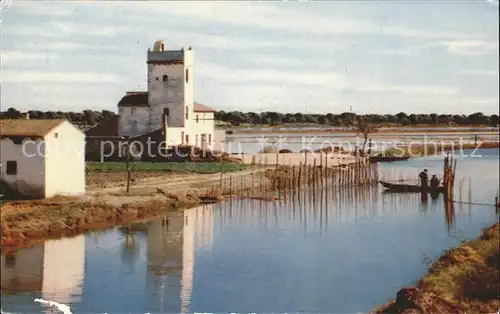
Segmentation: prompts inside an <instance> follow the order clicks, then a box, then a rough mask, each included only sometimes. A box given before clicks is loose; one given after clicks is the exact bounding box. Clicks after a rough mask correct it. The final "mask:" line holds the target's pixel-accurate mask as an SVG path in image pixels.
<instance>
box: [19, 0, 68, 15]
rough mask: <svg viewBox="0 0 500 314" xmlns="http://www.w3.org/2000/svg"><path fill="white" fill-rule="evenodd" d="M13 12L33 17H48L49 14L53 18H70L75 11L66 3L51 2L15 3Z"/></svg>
mask: <svg viewBox="0 0 500 314" xmlns="http://www.w3.org/2000/svg"><path fill="white" fill-rule="evenodd" d="M12 10H13V11H17V12H20V13H22V14H26V15H31V16H46V15H47V13H49V15H50V16H52V17H70V16H71V15H73V14H74V10H73V8H71V7H68V6H67V3H64V2H49V1H15V0H14V2H13V4H12Z"/></svg>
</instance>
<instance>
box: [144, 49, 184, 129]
mask: <svg viewBox="0 0 500 314" xmlns="http://www.w3.org/2000/svg"><path fill="white" fill-rule="evenodd" d="M193 61H194V51H193V50H192V49H191V47H189V49H187V50H184V48H182V49H180V50H166V47H165V44H164V43H163V41H161V40H159V41H157V42H155V44H154V46H153V50H152V51H151V50H148V59H147V64H148V103H149V106H150V109H151V110H150V114H151V116H150V125H151V127H150V128H151V129H153V130H155V129H159V128H161V127H162V115H163V114H165V115H167V118H166V122H167V126H168V127H185V128H188V125H189V122H188V121H189V120H192V119H193V105H194V82H193V79H194V64H193Z"/></svg>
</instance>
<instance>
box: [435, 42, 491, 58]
mask: <svg viewBox="0 0 500 314" xmlns="http://www.w3.org/2000/svg"><path fill="white" fill-rule="evenodd" d="M442 44H443V45H444V46H445V47H446V49H447V50H448V52H449V53H450V54H455V55H461V56H476V55H484V54H493V53H497V54H498V42H496V43H492V42H488V41H484V40H458V41H444V42H442Z"/></svg>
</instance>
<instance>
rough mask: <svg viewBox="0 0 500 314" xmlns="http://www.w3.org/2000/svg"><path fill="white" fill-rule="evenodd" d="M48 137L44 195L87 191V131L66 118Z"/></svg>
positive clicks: (73, 193)
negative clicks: (83, 130)
mask: <svg viewBox="0 0 500 314" xmlns="http://www.w3.org/2000/svg"><path fill="white" fill-rule="evenodd" d="M45 139H46V146H47V153H46V154H45V156H46V159H45V175H46V177H45V197H52V196H54V195H58V194H59V195H80V194H84V193H85V134H84V133H83V132H82V131H81V130H80V129H78V128H77V127H75V126H74V125H73V124H71V123H70V122H68V121H65V122H63V123H61V124H60V125H59V126H58V127H56V128H54V129H53V130H52V131H51V132H50V133H48V134H47V135H46V136H45Z"/></svg>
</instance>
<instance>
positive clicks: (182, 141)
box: [181, 132, 184, 145]
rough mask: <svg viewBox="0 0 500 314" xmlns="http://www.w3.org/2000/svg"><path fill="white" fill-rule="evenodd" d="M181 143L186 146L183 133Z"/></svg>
mask: <svg viewBox="0 0 500 314" xmlns="http://www.w3.org/2000/svg"><path fill="white" fill-rule="evenodd" d="M181 143H182V144H183V145H184V132H181Z"/></svg>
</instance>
